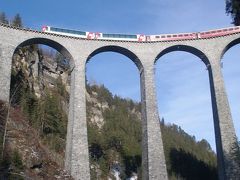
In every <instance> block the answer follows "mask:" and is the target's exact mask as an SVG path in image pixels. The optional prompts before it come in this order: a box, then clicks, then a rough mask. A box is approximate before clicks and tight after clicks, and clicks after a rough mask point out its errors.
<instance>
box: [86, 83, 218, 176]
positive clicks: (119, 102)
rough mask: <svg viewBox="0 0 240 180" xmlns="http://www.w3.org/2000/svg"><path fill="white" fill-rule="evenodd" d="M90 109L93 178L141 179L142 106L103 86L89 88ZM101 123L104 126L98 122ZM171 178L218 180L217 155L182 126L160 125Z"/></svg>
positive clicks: (89, 130)
mask: <svg viewBox="0 0 240 180" xmlns="http://www.w3.org/2000/svg"><path fill="white" fill-rule="evenodd" d="M88 92H89V97H91V98H90V99H89V101H88V106H87V114H88V116H87V119H88V138H89V151H90V155H91V176H92V179H106V178H113V179H114V177H115V178H122V179H125V178H129V177H133V176H138V179H141V120H140V117H141V114H140V107H141V106H140V104H139V103H136V102H133V101H132V100H127V99H123V98H120V97H118V96H112V94H111V93H110V92H109V91H108V90H107V89H106V88H105V87H104V86H103V85H92V86H88ZM99 122H101V123H99ZM159 125H161V129H162V136H163V144H164V151H165V157H166V161H167V169H168V174H169V178H170V179H171V180H174V179H189V180H192V179H196V180H198V179H199V180H200V179H211V180H214V179H217V170H216V155H215V153H214V152H213V151H212V149H211V147H210V145H209V144H208V142H207V141H206V140H204V139H203V140H201V141H196V140H195V138H194V137H193V136H190V135H188V134H187V133H186V132H184V130H182V129H181V127H179V126H177V125H174V124H167V125H166V124H165V123H164V120H162V121H161V123H160V124H159Z"/></svg>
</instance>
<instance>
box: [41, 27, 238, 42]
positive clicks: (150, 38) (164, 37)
mask: <svg viewBox="0 0 240 180" xmlns="http://www.w3.org/2000/svg"><path fill="white" fill-rule="evenodd" d="M42 31H44V32H49V33H54V34H61V35H67V36H74V37H80V38H84V39H103V40H104V39H105V40H120V41H138V42H156V41H177V40H191V39H207V38H214V37H219V36H226V35H230V34H234V33H240V26H236V27H230V28H223V29H216V30H210V31H203V32H197V33H178V34H160V35H144V34H133V35H129V34H108V33H94V32H85V31H78V30H70V29H62V28H56V27H51V26H44V27H43V28H42Z"/></svg>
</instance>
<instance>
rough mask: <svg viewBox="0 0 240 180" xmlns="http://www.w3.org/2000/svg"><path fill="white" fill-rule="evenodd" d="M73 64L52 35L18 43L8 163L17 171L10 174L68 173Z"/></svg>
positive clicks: (46, 176) (13, 81)
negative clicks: (68, 131)
mask: <svg viewBox="0 0 240 180" xmlns="http://www.w3.org/2000/svg"><path fill="white" fill-rule="evenodd" d="M73 64H74V63H73V59H72V57H71V55H70V53H69V52H68V51H67V49H66V48H64V47H63V46H62V45H60V44H59V43H57V42H55V41H52V40H49V39H44V38H33V39H29V40H26V41H24V42H23V43H21V44H19V45H18V47H17V48H16V50H15V52H14V54H13V58H12V69H11V86H10V87H11V89H10V100H9V103H10V104H11V106H10V108H9V116H8V117H9V118H8V119H7V124H6V129H7V131H6V143H5V152H4V156H5V158H6V162H7V163H6V164H5V166H4V167H3V168H9V167H13V170H12V171H11V173H9V172H8V171H6V177H7V178H17V179H18V178H20V177H31V178H33V179H38V178H40V177H41V178H54V177H55V176H59V178H64V176H65V175H66V173H59V171H60V170H62V172H63V170H64V159H65V148H66V133H67V122H68V103H69V96H70V83H71V79H70V75H71V70H72V67H73ZM36 169H37V171H38V172H36ZM20 172H23V173H20Z"/></svg>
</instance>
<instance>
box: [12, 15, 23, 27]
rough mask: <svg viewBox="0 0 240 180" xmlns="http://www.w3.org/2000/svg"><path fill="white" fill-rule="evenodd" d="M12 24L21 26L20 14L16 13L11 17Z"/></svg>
mask: <svg viewBox="0 0 240 180" xmlns="http://www.w3.org/2000/svg"><path fill="white" fill-rule="evenodd" d="M12 26H16V27H23V24H22V18H21V16H20V14H16V16H15V17H14V18H13V21H12Z"/></svg>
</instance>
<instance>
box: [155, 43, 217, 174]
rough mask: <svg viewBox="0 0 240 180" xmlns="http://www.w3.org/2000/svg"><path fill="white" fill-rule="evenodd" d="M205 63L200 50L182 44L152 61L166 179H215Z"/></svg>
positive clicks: (170, 48)
mask: <svg viewBox="0 0 240 180" xmlns="http://www.w3.org/2000/svg"><path fill="white" fill-rule="evenodd" d="M199 59H200V60H199ZM201 61H203V62H204V63H202V62H201ZM208 64H209V62H208V60H207V58H206V56H205V55H204V54H203V53H202V52H201V51H199V50H197V49H195V48H193V47H189V46H183V45H177V46H172V47H169V48H167V49H165V50H163V51H162V52H161V53H160V54H159V55H158V56H157V58H156V65H155V66H156V73H155V74H156V82H155V83H156V87H157V88H156V89H157V99H158V107H159V113H160V117H161V119H160V123H161V130H162V137H163V145H164V153H165V158H166V163H167V170H168V176H169V179H174V178H175V179H178V178H180V179H181V178H186V179H217V168H216V166H217V161H216V154H215V152H214V151H215V148H216V146H215V138H214V137H215V136H214V126H213V116H212V107H211V95H210V87H209V80H208V71H207V70H208V69H207V67H208ZM196 167H198V168H196Z"/></svg>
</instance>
